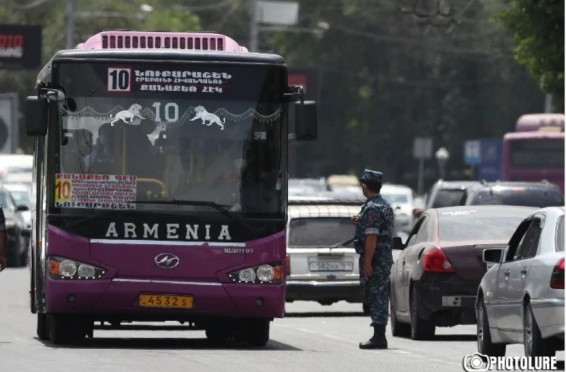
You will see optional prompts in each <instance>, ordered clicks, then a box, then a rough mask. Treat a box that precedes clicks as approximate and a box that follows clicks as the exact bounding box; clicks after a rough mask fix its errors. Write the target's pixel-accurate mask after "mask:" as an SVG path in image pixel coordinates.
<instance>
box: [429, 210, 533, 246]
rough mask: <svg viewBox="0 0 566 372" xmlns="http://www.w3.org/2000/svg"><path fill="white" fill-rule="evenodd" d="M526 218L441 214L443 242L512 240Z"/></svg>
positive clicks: (472, 212)
mask: <svg viewBox="0 0 566 372" xmlns="http://www.w3.org/2000/svg"><path fill="white" fill-rule="evenodd" d="M524 217H525V216H524V215H521V214H517V215H512V214H501V213H491V214H489V215H488V214H486V213H481V215H480V214H479V213H478V212H477V211H473V210H470V211H451V212H439V223H438V225H439V228H438V234H439V238H440V240H441V241H448V242H450V241H466V240H504V241H507V240H509V239H510V238H511V236H512V235H513V233H514V232H515V229H516V228H517V226H519V223H521V221H522V220H523V218H524Z"/></svg>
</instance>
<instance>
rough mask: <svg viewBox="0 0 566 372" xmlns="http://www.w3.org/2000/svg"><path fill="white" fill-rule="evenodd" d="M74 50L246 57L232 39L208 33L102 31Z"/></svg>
mask: <svg viewBox="0 0 566 372" xmlns="http://www.w3.org/2000/svg"><path fill="white" fill-rule="evenodd" d="M76 49H182V50H201V51H224V52H239V53H246V52H248V49H247V48H246V47H244V46H241V45H239V44H238V43H237V42H236V41H235V40H234V39H232V38H230V37H228V36H225V35H222V34H217V33H212V32H152V31H103V32H99V33H97V34H95V35H93V36H91V37H89V38H88V39H87V40H86V41H85V42H84V43H80V44H78V45H77V47H76Z"/></svg>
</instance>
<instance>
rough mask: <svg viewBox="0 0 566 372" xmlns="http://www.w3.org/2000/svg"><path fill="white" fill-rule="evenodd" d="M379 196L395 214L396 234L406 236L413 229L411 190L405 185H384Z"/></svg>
mask: <svg viewBox="0 0 566 372" xmlns="http://www.w3.org/2000/svg"><path fill="white" fill-rule="evenodd" d="M380 194H381V196H382V197H383V199H385V200H386V201H387V202H388V203H389V204H390V205H391V207H392V208H393V211H394V212H395V231H396V233H405V234H408V233H409V232H410V231H411V229H412V228H413V224H414V220H413V210H414V209H415V204H414V200H413V190H412V189H411V188H410V187H408V186H405V185H393V184H387V183H386V184H384V185H383V186H382V187H381V192H380Z"/></svg>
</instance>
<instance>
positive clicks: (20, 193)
mask: <svg viewBox="0 0 566 372" xmlns="http://www.w3.org/2000/svg"><path fill="white" fill-rule="evenodd" d="M10 194H12V198H14V201H15V202H16V204H17V205H25V206H28V207H29V204H30V200H29V192H27V191H25V190H12V191H10Z"/></svg>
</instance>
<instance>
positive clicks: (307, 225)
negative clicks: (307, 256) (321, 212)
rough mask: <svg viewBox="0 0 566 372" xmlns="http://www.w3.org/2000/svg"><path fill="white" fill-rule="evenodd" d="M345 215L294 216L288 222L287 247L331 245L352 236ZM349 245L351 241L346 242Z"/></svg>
mask: <svg viewBox="0 0 566 372" xmlns="http://www.w3.org/2000/svg"><path fill="white" fill-rule="evenodd" d="M354 233H355V227H354V225H353V224H352V221H351V220H350V219H349V218H346V217H339V218H337V217H320V218H295V219H292V220H291V222H290V224H289V243H288V244H289V247H331V246H333V245H336V244H338V243H341V242H345V241H348V240H349V239H351V238H353V237H354ZM346 245H347V246H349V247H351V246H352V243H351V242H350V243H347V244H346Z"/></svg>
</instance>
